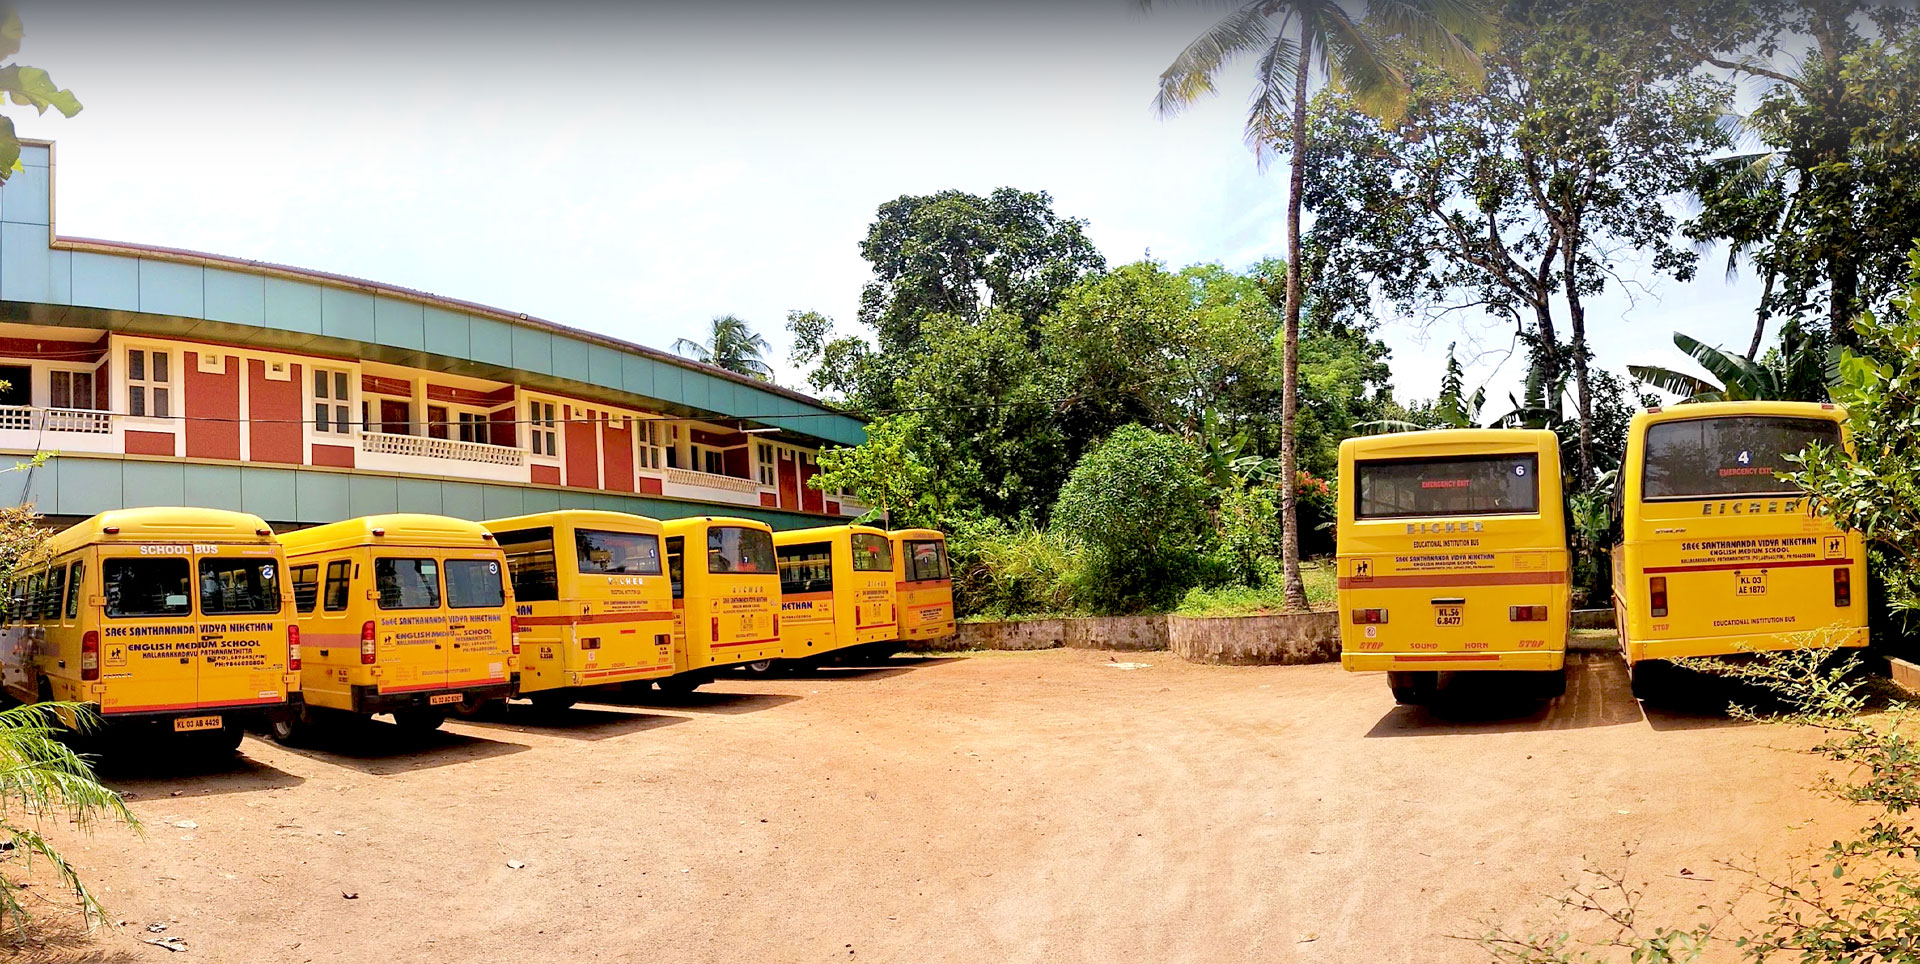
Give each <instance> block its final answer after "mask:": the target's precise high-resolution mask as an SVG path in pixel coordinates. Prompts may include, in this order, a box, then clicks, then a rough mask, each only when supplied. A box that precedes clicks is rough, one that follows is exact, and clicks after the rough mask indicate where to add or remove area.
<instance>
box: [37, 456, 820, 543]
mask: <svg viewBox="0 0 1920 964" xmlns="http://www.w3.org/2000/svg"><path fill="white" fill-rule="evenodd" d="M10 458H11V459H12V460H17V457H10ZM19 465H20V466H21V467H19V468H16V469H14V470H11V471H0V505H12V504H16V503H20V502H32V503H33V504H34V507H35V508H36V509H38V510H39V511H40V512H41V513H42V514H44V515H64V516H90V515H93V514H94V513H96V512H105V511H106V510H108V509H120V508H128V507H134V506H146V505H190V506H203V507H206V508H212V509H239V510H242V511H245V512H251V513H253V514H254V515H257V516H260V517H261V518H263V519H266V520H267V521H268V522H271V523H275V524H281V523H295V524H299V525H315V524H319V523H322V522H337V521H339V520H341V519H348V518H352V517H354V516H362V515H371V514H374V513H378V512H430V513H434V514H437V515H449V516H453V517H455V518H460V519H472V520H474V521H476V522H477V521H479V520H482V519H498V518H503V517H505V516H515V515H524V514H526V513H529V512H545V511H547V510H549V509H606V510H610V511H614V512H631V513H633V514H634V515H644V516H650V517H652V518H656V519H680V518H685V517H688V516H696V515H729V516H742V517H745V518H749V519H759V520H761V521H763V522H765V523H767V524H768V525H771V526H773V527H774V528H775V529H804V528H808V527H811V526H820V525H833V524H835V523H834V520H832V519H828V518H824V517H821V516H810V515H800V514H798V513H792V512H780V511H777V510H771V509H760V508H749V507H747V506H730V505H716V504H712V503H699V502H681V501H677V500H674V499H658V498H649V497H646V496H629V495H619V494H617V493H610V492H586V491H576V490H567V489H549V488H540V487H536V486H522V485H509V484H503V483H493V482H448V481H439V480H435V479H410V478H399V477H395V476H384V475H358V474H353V473H348V472H329V471H325V470H322V469H311V468H303V469H290V468H265V467H261V466H253V465H203V464H200V463H196V462H169V461H164V460H146V459H116V458H82V457H79V456H65V457H62V456H54V457H52V458H49V459H48V460H47V461H46V462H45V463H43V464H41V465H38V466H32V467H26V466H27V463H25V462H19ZM843 521H844V520H843Z"/></svg>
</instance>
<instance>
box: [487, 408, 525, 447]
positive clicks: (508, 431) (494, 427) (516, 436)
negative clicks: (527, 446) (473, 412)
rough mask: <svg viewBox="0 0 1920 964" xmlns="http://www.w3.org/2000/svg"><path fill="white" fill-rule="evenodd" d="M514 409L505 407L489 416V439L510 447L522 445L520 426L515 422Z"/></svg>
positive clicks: (494, 442) (496, 443)
mask: <svg viewBox="0 0 1920 964" xmlns="http://www.w3.org/2000/svg"><path fill="white" fill-rule="evenodd" d="M513 412H514V410H513V409H511V408H503V409H501V410H499V411H497V412H494V413H493V414H491V415H488V416H487V421H488V425H487V441H489V442H492V443H493V444H495V445H504V446H506V447H508V448H518V447H519V445H520V426H519V425H516V424H515V423H514V414H513Z"/></svg>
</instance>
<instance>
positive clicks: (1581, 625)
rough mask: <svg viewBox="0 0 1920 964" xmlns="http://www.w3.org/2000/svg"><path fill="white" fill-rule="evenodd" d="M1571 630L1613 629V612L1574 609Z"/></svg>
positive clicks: (1607, 610)
mask: <svg viewBox="0 0 1920 964" xmlns="http://www.w3.org/2000/svg"><path fill="white" fill-rule="evenodd" d="M1573 628H1574V629H1612V628H1613V610H1612V609H1611V608H1607V609H1576V610H1574V611H1573Z"/></svg>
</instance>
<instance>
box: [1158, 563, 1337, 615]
mask: <svg viewBox="0 0 1920 964" xmlns="http://www.w3.org/2000/svg"><path fill="white" fill-rule="evenodd" d="M1300 579H1301V581H1302V582H1305V583H1306V584H1307V605H1308V606H1309V607H1310V608H1312V609H1314V610H1325V609H1331V608H1333V600H1334V592H1335V590H1336V589H1337V588H1338V585H1339V575H1338V571H1337V568H1336V567H1335V566H1334V564H1333V562H1332V561H1331V560H1315V561H1313V562H1302V563H1301V564H1300ZM1286 597H1287V593H1286V589H1285V586H1284V585H1283V584H1282V583H1281V582H1280V581H1279V580H1275V581H1273V582H1272V583H1270V584H1268V585H1265V586H1228V587H1225V588H1222V589H1193V590H1189V591H1188V592H1187V596H1186V598H1185V599H1182V600H1181V601H1180V606H1179V608H1177V609H1175V610H1174V612H1175V613H1177V614H1179V615H1181V616H1268V615H1274V614H1277V613H1284V612H1287V611H1288V610H1287V601H1286Z"/></svg>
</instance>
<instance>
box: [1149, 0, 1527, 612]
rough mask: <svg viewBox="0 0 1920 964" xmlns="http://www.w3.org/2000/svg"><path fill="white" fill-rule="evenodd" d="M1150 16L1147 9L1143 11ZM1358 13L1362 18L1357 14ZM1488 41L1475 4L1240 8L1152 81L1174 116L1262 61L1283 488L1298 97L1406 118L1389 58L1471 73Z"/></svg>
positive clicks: (1284, 541) (1293, 561) (1400, 79)
mask: <svg viewBox="0 0 1920 964" xmlns="http://www.w3.org/2000/svg"><path fill="white" fill-rule="evenodd" d="M1141 4H1142V6H1151V5H1152V0H1141ZM1353 8H1359V9H1360V13H1361V15H1360V16H1357V17H1356V16H1355V15H1354V9H1353ZM1490 33H1491V18H1490V17H1489V16H1488V15H1487V13H1486V11H1485V9H1484V8H1483V6H1482V3H1481V0H1345V2H1343V0H1248V2H1244V3H1242V4H1241V5H1240V6H1239V7H1237V8H1236V9H1234V10H1233V12H1231V13H1229V14H1227V15H1226V16H1225V17H1224V18H1222V19H1221V20H1220V21H1219V22H1218V23H1216V24H1214V25H1213V27H1212V28H1211V29H1209V30H1207V31H1206V32H1205V33H1203V34H1201V35H1200V36H1199V37H1198V38H1197V39H1195V40H1194V41H1193V42H1192V43H1190V44H1188V45H1187V47H1186V49H1185V50H1182V51H1181V52H1180V55H1179V56H1178V57H1176V58H1174V61H1173V63H1172V65H1170V66H1168V67H1167V69H1166V70H1165V71H1163V72H1162V73H1161V74H1160V92H1159V95H1158V96H1157V97H1155V98H1154V107H1155V108H1156V109H1157V110H1158V112H1159V113H1160V115H1161V116H1163V117H1167V116H1171V115H1173V114H1176V113H1178V112H1179V111H1180V110H1182V109H1183V108H1185V107H1187V106H1188V105H1189V104H1192V103H1193V102H1195V101H1197V100H1199V99H1200V98H1202V97H1205V96H1207V95H1208V94H1211V93H1213V92H1214V90H1215V88H1214V78H1215V77H1216V76H1218V75H1219V73H1220V71H1221V70H1223V69H1224V68H1225V67H1226V66H1227V64H1228V63H1229V62H1231V61H1233V60H1236V59H1238V58H1240V57H1242V56H1247V55H1256V54H1257V56H1258V57H1259V61H1258V64H1257V66H1256V73H1255V77H1254V84H1255V86H1254V97H1253V103H1252V105H1251V106H1250V107H1248V109H1247V127H1246V138H1247V143H1248V144H1249V145H1250V146H1251V147H1252V148H1253V149H1254V152H1255V156H1256V157H1257V158H1258V159H1259V160H1260V161H1261V162H1262V163H1264V162H1265V161H1266V159H1267V158H1268V157H1269V155H1270V152H1271V151H1272V149H1273V148H1274V146H1275V145H1277V144H1279V143H1281V142H1282V141H1283V140H1284V141H1285V143H1286V144H1287V151H1288V153H1287V157H1288V162H1289V163H1288V172H1287V175H1288V188H1287V296H1286V304H1285V307H1284V318H1285V321H1286V334H1285V341H1284V348H1283V352H1282V363H1281V387H1280V472H1281V476H1282V478H1283V479H1286V480H1287V481H1288V482H1291V481H1292V479H1293V478H1294V476H1295V473H1296V471H1297V468H1298V463H1299V459H1298V452H1297V451H1296V444H1295V437H1294V436H1295V429H1296V425H1295V422H1296V414H1297V413H1298V411H1299V391H1298V389H1299V381H1300V357H1299V356H1300V297H1301V292H1300V194H1301V190H1302V186H1303V184H1304V183H1305V177H1306V172H1305V171H1303V170H1302V169H1301V166H1300V164H1299V163H1298V161H1299V159H1300V158H1301V157H1304V156H1305V155H1306V150H1307V131H1306V115H1307V90H1308V88H1309V87H1310V86H1311V85H1312V81H1313V80H1314V78H1315V77H1316V76H1317V77H1318V78H1320V79H1321V80H1322V81H1323V82H1324V83H1325V84H1326V85H1328V86H1331V87H1333V88H1334V89H1336V90H1339V91H1342V92H1344V93H1346V94H1347V95H1348V96H1349V97H1352V98H1353V100H1354V102H1355V103H1356V104H1357V105H1358V106H1359V107H1360V108H1361V109H1362V110H1365V111H1367V112H1368V113H1370V114H1373V115H1374V116H1376V117H1380V118H1383V119H1386V118H1391V117H1393V116H1395V115H1397V114H1398V113H1400V111H1401V110H1402V109H1403V107H1404V105H1405V102H1406V97H1407V94H1408V89H1407V80H1406V77H1405V76H1404V74H1402V72H1401V69H1400V67H1399V66H1398V65H1397V64H1396V63H1395V62H1394V61H1393V60H1391V59H1390V58H1389V56H1388V51H1389V50H1390V49H1393V50H1405V51H1408V52H1410V53H1412V54H1414V55H1416V56H1419V57H1420V58H1422V59H1424V60H1429V61H1431V62H1433V63H1435V64H1437V65H1439V66H1442V67H1446V68H1449V69H1457V70H1463V71H1467V72H1470V73H1477V72H1478V71H1479V65H1480V62H1479V58H1478V57H1477V56H1476V55H1475V53H1474V47H1475V45H1477V44H1478V43H1480V42H1481V41H1483V40H1485V39H1486V38H1487V36H1488V35H1489V34H1490ZM1294 489H1295V487H1294V486H1293V485H1291V484H1283V485H1281V487H1280V524H1281V559H1282V563H1283V568H1284V570H1285V573H1286V602H1287V606H1288V607H1289V608H1293V609H1305V608H1306V606H1307V590H1306V584H1305V583H1304V582H1302V581H1301V578H1300V530H1299V521H1298V518H1297V515H1296V513H1295V511H1294V505H1295V502H1296V501H1297V500H1296V498H1295V491H1294Z"/></svg>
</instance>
